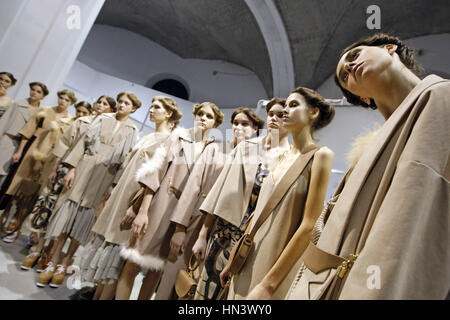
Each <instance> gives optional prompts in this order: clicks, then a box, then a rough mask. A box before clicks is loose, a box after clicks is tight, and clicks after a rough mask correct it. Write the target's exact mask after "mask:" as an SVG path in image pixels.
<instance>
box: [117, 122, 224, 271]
mask: <svg viewBox="0 0 450 320" xmlns="http://www.w3.org/2000/svg"><path fill="white" fill-rule="evenodd" d="M193 130H194V129H189V130H186V129H182V128H180V129H176V130H174V132H173V133H172V134H171V136H170V137H169V139H168V140H167V141H166V143H165V144H164V145H163V146H161V147H160V148H161V149H159V150H158V151H156V153H155V155H154V156H153V157H152V159H150V161H148V162H146V163H145V164H144V165H143V166H142V167H141V168H140V169H139V171H138V173H137V180H138V182H139V183H141V184H142V185H144V186H145V187H147V188H149V189H150V190H152V191H153V192H154V193H155V194H154V196H153V199H152V201H151V204H150V208H149V210H148V227H147V232H146V234H145V235H144V236H142V237H141V238H139V239H136V238H135V237H134V236H133V235H131V236H130V239H129V241H128V243H127V245H126V247H124V248H123V249H122V251H121V256H122V257H123V258H124V259H128V260H131V261H132V262H134V263H136V264H138V265H139V266H141V267H142V268H150V269H153V270H161V269H162V268H163V267H164V263H165V261H166V259H167V257H168V255H169V252H170V239H171V238H172V234H173V232H174V230H175V224H173V223H171V218H172V216H173V213H174V209H175V207H176V205H177V202H178V201H177V200H178V199H180V197H181V194H182V192H183V190H184V189H185V186H186V182H187V180H188V178H189V175H190V174H191V172H192V170H193V168H194V164H195V161H196V160H197V159H198V157H199V156H200V154H198V155H197V156H195V153H194V148H193V146H194V137H193V134H194V131H193ZM210 148H214V149H215V148H217V147H216V146H215V145H214V143H212V139H210V140H208V141H207V143H206V145H205V148H204V149H203V151H202V153H203V152H207V154H208V155H209V154H213V152H212V151H210ZM207 161H212V160H208V159H207ZM197 177H198V179H202V174H199V175H198V176H197ZM196 183H198V182H196ZM190 201H194V202H196V201H197V197H195V198H193V199H190ZM186 205H187V206H189V205H190V204H189V203H186Z"/></svg>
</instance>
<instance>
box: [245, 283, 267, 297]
mask: <svg viewBox="0 0 450 320" xmlns="http://www.w3.org/2000/svg"><path fill="white" fill-rule="evenodd" d="M271 298H272V294H271V293H270V291H269V290H268V289H267V288H266V287H264V286H263V285H262V284H261V283H258V284H257V285H256V287H254V288H253V290H252V291H250V293H249V294H248V296H247V297H246V298H245V299H246V300H270V299H271Z"/></svg>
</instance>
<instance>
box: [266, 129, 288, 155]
mask: <svg viewBox="0 0 450 320" xmlns="http://www.w3.org/2000/svg"><path fill="white" fill-rule="evenodd" d="M289 146H290V145H289V134H288V132H287V131H286V132H283V133H282V134H280V132H279V131H278V130H272V131H269V134H268V135H267V139H266V144H265V147H266V150H270V149H272V148H277V147H278V148H282V149H287V148H289Z"/></svg>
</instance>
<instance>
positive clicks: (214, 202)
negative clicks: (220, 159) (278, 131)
mask: <svg viewBox="0 0 450 320" xmlns="http://www.w3.org/2000/svg"><path fill="white" fill-rule="evenodd" d="M265 140H266V137H258V138H253V139H249V140H246V141H243V142H241V143H239V144H238V146H237V147H236V148H235V149H234V150H233V151H232V152H230V154H229V155H228V158H227V161H226V163H225V166H224V167H223V170H222V171H221V172H220V175H219V177H218V178H217V180H216V182H215V183H214V185H213V187H212V188H211V191H210V192H209V193H208V196H207V197H206V199H205V201H204V202H203V204H202V205H201V206H200V211H202V212H204V213H209V214H214V215H217V216H218V217H220V218H222V219H224V220H226V221H228V222H229V223H232V224H233V225H235V226H236V227H239V226H240V224H241V221H242V217H243V214H244V213H245V211H246V210H247V207H248V204H249V201H250V195H251V193H252V188H253V184H254V182H255V176H256V172H257V170H258V164H259V162H260V155H261V151H262V150H263V147H264V144H265Z"/></svg>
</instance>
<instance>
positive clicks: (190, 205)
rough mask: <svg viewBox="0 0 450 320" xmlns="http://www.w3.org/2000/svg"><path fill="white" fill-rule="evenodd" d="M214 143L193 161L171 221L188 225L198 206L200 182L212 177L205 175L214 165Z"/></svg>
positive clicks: (200, 189)
mask: <svg viewBox="0 0 450 320" xmlns="http://www.w3.org/2000/svg"><path fill="white" fill-rule="evenodd" d="M214 147H216V145H209V146H208V147H207V150H205V151H204V152H203V153H202V154H201V157H200V158H199V159H198V160H197V161H196V162H195V164H194V167H193V169H192V171H191V174H190V175H189V177H188V180H187V182H186V187H185V188H184V190H183V192H182V193H181V196H180V199H178V201H177V206H176V208H175V210H174V211H173V213H172V216H171V221H172V222H175V223H178V224H181V225H183V226H185V227H188V226H189V222H190V220H191V217H192V215H193V214H194V210H195V208H198V201H200V198H199V195H200V193H201V192H202V182H204V181H206V180H207V179H210V178H213V177H209V176H207V175H208V173H209V172H212V170H209V169H211V168H210V167H212V166H215V161H214V160H215V159H214V155H215V154H216V152H215V148H214Z"/></svg>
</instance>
